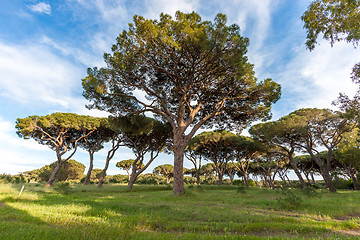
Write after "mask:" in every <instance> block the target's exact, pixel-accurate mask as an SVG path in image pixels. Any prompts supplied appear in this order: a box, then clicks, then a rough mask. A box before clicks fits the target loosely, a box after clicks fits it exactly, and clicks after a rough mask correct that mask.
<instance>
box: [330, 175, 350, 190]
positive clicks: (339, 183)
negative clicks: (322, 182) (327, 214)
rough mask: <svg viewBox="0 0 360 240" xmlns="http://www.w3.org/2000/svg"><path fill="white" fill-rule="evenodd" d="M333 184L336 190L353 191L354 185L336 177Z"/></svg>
mask: <svg viewBox="0 0 360 240" xmlns="http://www.w3.org/2000/svg"><path fill="white" fill-rule="evenodd" d="M333 183H334V187H335V188H336V189H354V184H353V182H352V181H351V180H346V179H343V178H339V177H336V178H335V179H334V180H333Z"/></svg>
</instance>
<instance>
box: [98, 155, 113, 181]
mask: <svg viewBox="0 0 360 240" xmlns="http://www.w3.org/2000/svg"><path fill="white" fill-rule="evenodd" d="M109 163H110V159H109V158H107V159H106V163H105V167H104V169H103V170H102V172H101V176H100V178H99V183H98V187H101V186H102V185H103V184H104V181H105V176H106V171H107V169H108V168H109Z"/></svg>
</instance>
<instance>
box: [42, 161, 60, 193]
mask: <svg viewBox="0 0 360 240" xmlns="http://www.w3.org/2000/svg"><path fill="white" fill-rule="evenodd" d="M64 162H65V161H64ZM64 162H63V161H60V162H59V161H58V162H57V164H56V167H55V168H54V171H53V172H52V173H51V175H50V178H49V180H48V181H47V183H46V184H45V187H51V186H52V185H53V183H54V181H55V179H56V176H57V174H58V173H59V171H60V169H61V166H62V165H63V163H64Z"/></svg>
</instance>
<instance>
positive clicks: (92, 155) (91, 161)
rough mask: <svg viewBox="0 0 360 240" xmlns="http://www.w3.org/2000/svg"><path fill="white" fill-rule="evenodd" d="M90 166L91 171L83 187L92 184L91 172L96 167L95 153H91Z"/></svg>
mask: <svg viewBox="0 0 360 240" xmlns="http://www.w3.org/2000/svg"><path fill="white" fill-rule="evenodd" d="M89 154H90V166H89V170H88V172H87V174H86V177H85V180H84V183H83V186H86V185H88V184H89V182H90V176H91V172H92V170H93V167H94V154H93V153H90V152H89Z"/></svg>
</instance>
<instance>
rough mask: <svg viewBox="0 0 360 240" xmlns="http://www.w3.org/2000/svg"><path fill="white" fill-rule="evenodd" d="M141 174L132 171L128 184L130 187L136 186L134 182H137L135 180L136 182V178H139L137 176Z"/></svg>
mask: <svg viewBox="0 0 360 240" xmlns="http://www.w3.org/2000/svg"><path fill="white" fill-rule="evenodd" d="M139 174H140V173H137V172H136V171H135V173H134V172H132V173H131V175H130V178H129V181H128V186H127V188H128V189H132V188H133V186H134V184H135V182H136V179H137V177H138V176H139Z"/></svg>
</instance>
